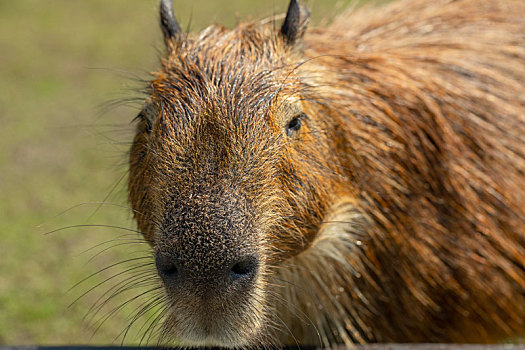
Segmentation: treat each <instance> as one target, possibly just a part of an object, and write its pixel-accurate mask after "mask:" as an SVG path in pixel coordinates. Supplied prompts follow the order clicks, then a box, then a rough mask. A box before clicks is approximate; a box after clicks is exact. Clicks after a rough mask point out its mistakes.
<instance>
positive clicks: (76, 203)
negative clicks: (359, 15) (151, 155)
mask: <svg viewBox="0 0 525 350" xmlns="http://www.w3.org/2000/svg"><path fill="white" fill-rule="evenodd" d="M335 2H336V1H335V0H334V1H325V0H323V1H320V0H317V1H316V2H314V1H309V2H307V3H308V4H309V7H310V9H312V10H313V14H314V20H315V19H317V20H318V19H319V18H321V17H323V16H330V14H331V13H332V12H333V8H334V4H335ZM188 3H189V2H187V1H182V0H177V1H175V6H174V7H175V9H176V13H177V17H178V18H179V19H180V22H181V24H182V25H183V27H187V26H188V23H189V21H190V18H191V28H192V29H193V30H197V29H200V28H202V27H204V26H205V25H206V24H208V23H212V22H219V23H222V24H225V25H227V26H232V25H234V23H235V22H236V20H237V19H238V18H246V16H247V15H248V14H252V15H253V16H252V18H255V19H256V18H262V17H266V16H270V15H272V14H273V13H280V12H283V11H284V9H285V8H286V6H287V2H286V0H282V1H281V0H279V1H277V0H273V2H268V1H246V0H228V1H225V0H221V1H213V0H209V1H202V0H193V1H191V2H190V3H191V4H188ZM269 4H270V5H269ZM157 6H158V4H157V0H112V1H104V0H89V1H86V0H53V1H42V0H16V1H12V0H0V121H1V122H2V123H1V127H0V150H1V152H0V194H1V198H2V201H1V202H0V235H1V236H0V237H1V241H0V344H30V343H35V344H72V343H74V344H109V343H114V342H116V343H118V344H120V342H121V339H122V337H121V332H122V331H123V330H124V329H125V327H126V325H128V324H129V321H128V317H129V315H130V314H131V313H132V312H133V311H135V310H138V309H137V308H140V307H141V305H142V303H143V302H144V300H141V298H137V300H135V301H134V302H132V303H130V304H126V305H125V306H124V307H123V308H122V309H118V310H117V311H118V312H115V313H114V314H112V313H111V312H112V311H113V310H114V309H115V308H117V307H118V306H119V305H120V304H122V302H124V301H126V300H128V299H130V298H133V297H135V296H137V295H139V294H140V292H139V290H140V289H137V290H132V291H130V292H129V293H127V294H126V296H123V298H120V299H115V300H112V301H111V302H109V303H108V305H107V306H106V307H105V308H103V310H102V311H101V313H99V315H98V316H96V317H94V318H92V317H88V318H87V319H84V316H85V315H86V313H87V312H88V310H89V308H90V307H91V306H92V305H94V304H95V303H96V301H97V300H98V298H99V297H100V296H101V295H103V292H104V290H105V289H106V288H105V286H106V284H107V285H112V284H111V283H112V282H113V280H111V281H109V282H108V283H104V284H103V285H102V286H100V287H98V288H95V289H94V290H93V291H92V292H90V293H88V294H86V295H85V296H84V297H82V298H81V299H80V300H78V301H77V302H75V303H74V304H73V305H72V306H69V305H70V304H71V303H72V302H73V301H75V300H76V299H77V298H78V297H79V296H82V294H84V292H87V291H89V290H90V288H91V287H93V286H96V285H97V284H98V283H101V282H103V281H104V280H105V279H106V278H108V277H111V276H113V275H115V274H118V273H122V272H123V271H124V269H125V266H129V265H126V264H122V265H118V266H116V267H115V268H111V269H107V270H103V271H102V272H101V273H100V274H98V275H96V276H94V277H93V278H91V279H90V280H89V281H87V282H85V283H82V284H81V285H79V286H77V287H75V288H73V289H72V290H71V291H69V289H70V288H71V287H73V286H74V285H75V284H76V283H77V282H79V281H82V279H83V278H85V277H88V276H90V275H91V274H93V273H94V272H96V271H99V270H101V269H104V268H105V267H108V266H110V265H111V264H114V263H116V262H119V261H122V260H125V259H129V258H132V257H136V256H138V255H134V254H137V253H134V252H135V251H137V250H142V251H144V248H145V247H144V246H143V245H140V244H121V245H119V246H117V247H114V248H112V249H109V250H106V248H107V247H109V246H111V245H115V244H119V243H126V242H128V241H126V240H123V239H124V237H121V235H122V234H126V233H129V232H126V231H124V230H121V229H117V228H104V227H84V226H79V227H71V228H69V227H70V226H75V225H95V224H96V225H112V226H119V227H124V228H129V229H132V230H133V229H134V228H135V225H134V222H133V221H132V218H131V215H130V212H129V210H128V209H127V208H125V206H126V205H127V203H126V186H125V185H126V178H125V176H126V160H127V159H126V152H127V148H128V147H129V141H130V140H131V137H132V131H133V125H131V124H130V121H131V120H132V119H133V118H134V116H135V115H136V113H137V108H138V106H136V105H135V106H133V105H131V106H125V105H124V106H120V107H117V108H109V107H110V106H111V105H112V103H111V102H112V101H115V100H117V99H122V98H126V97H137V96H138V94H137V93H136V92H135V91H136V90H137V88H139V87H140V83H137V80H136V78H133V77H136V76H139V77H143V78H144V77H146V78H147V72H149V71H152V70H155V69H156V67H157V62H158V57H159V52H162V45H161V43H162V41H161V36H160V30H159V29H158V26H157ZM330 9H332V10H330ZM104 200H106V202H107V203H113V204H118V205H121V206H117V205H108V204H106V205H102V206H99V205H98V204H96V203H97V202H101V201H104ZM122 206H124V207H122ZM57 229H61V230H59V231H57V232H54V233H49V234H46V233H47V232H50V231H53V230H57ZM126 237H130V236H126ZM110 240H113V241H110ZM108 241H109V242H108ZM104 242H106V243H104ZM100 244H102V245H100ZM90 248H93V249H90ZM97 252H100V253H101V254H98V255H97ZM139 254H140V253H139ZM142 254H144V253H142ZM92 257H94V258H93V259H91V258H92ZM124 276H126V275H125V273H124V274H121V275H119V278H121V277H124ZM150 314H152V313H151V312H150ZM150 314H148V315H150ZM91 315H93V313H91ZM104 315H112V317H111V318H109V319H108V320H107V321H106V322H105V323H104V324H103V325H102V326H101V327H100V328H99V330H98V331H97V332H96V334H94V331H95V330H96V329H97V327H98V326H99V323H98V322H97V320H100V316H102V317H103V316H104ZM152 315H153V314H152ZM140 326H141V324H138V326H137V327H136V328H135V329H132V330H131V331H130V334H129V335H128V336H127V337H126V340H125V343H126V344H134V343H137V342H138V341H140V335H141V334H143V333H144V329H143V330H139V328H140Z"/></svg>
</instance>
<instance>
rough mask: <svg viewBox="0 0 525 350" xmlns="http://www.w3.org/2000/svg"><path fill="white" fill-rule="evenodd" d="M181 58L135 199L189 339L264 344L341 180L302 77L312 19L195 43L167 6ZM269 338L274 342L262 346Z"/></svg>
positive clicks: (145, 118)
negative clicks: (294, 264) (283, 289)
mask: <svg viewBox="0 0 525 350" xmlns="http://www.w3.org/2000/svg"><path fill="white" fill-rule="evenodd" d="M161 20H162V28H163V30H164V32H165V38H166V44H167V45H168V49H169V56H168V58H166V59H165V60H164V61H163V70H162V71H161V72H160V73H158V74H156V76H155V80H154V81H153V82H152V83H151V86H150V90H151V96H150V98H148V100H147V101H146V104H145V107H144V109H143V111H142V112H141V114H140V120H139V126H138V132H137V135H136V137H135V141H134V144H133V147H132V150H131V168H130V198H131V202H132V204H133V207H134V209H135V210H136V212H137V213H138V214H137V215H136V217H137V221H138V225H139V228H140V230H141V231H142V232H144V236H145V238H146V239H147V240H148V241H150V242H151V243H152V245H153V246H154V250H155V259H156V260H155V261H156V266H157V269H158V273H159V275H160V277H161V278H162V281H163V283H164V286H165V288H166V292H167V294H168V295H169V297H170V303H171V304H172V305H171V307H172V308H173V314H172V315H171V316H170V320H169V322H167V323H168V324H169V325H170V327H172V328H173V332H175V334H176V335H177V337H179V339H180V340H181V341H187V342H189V343H190V344H201V345H210V344H212V345H243V344H250V343H252V342H253V341H255V340H256V339H257V337H258V335H259V334H264V333H265V332H261V328H262V327H267V326H268V325H267V324H265V320H266V318H267V316H268V315H267V313H268V312H273V307H272V306H270V305H268V302H269V301H268V299H269V297H270V296H269V295H268V293H269V288H268V287H267V284H268V283H269V281H268V279H267V275H268V274H270V273H271V270H272V266H273V265H275V264H276V263H277V262H279V261H282V260H283V259H284V258H285V257H286V258H288V257H291V256H294V255H296V254H298V253H299V252H301V251H302V250H304V249H305V247H307V246H308V245H309V244H310V243H311V241H312V239H313V238H314V237H315V235H316V232H317V230H318V228H319V224H320V222H321V220H322V218H323V215H324V211H325V210H326V205H327V203H328V199H329V193H332V192H333V191H334V190H333V189H332V187H334V186H336V185H337V182H338V181H337V173H336V172H335V171H334V169H332V164H335V160H334V159H332V158H333V154H332V152H331V149H333V145H332V144H331V142H330V141H329V138H328V137H327V135H326V130H327V127H328V125H326V123H325V122H324V121H323V119H322V118H319V117H315V116H316V114H319V112H318V110H319V109H320V108H322V106H317V105H316V104H315V103H310V104H306V103H304V101H305V100H307V99H308V98H309V93H310V91H309V90H310V87H309V86H308V85H307V84H305V83H303V82H301V80H300V79H298V78H297V77H296V73H295V70H296V69H297V65H298V64H299V63H300V62H301V59H300V56H299V54H300V50H301V47H300V45H301V43H300V40H301V36H302V34H303V32H304V29H305V28H306V24H307V23H308V13H307V12H306V10H305V9H303V8H300V7H299V6H298V4H297V3H296V2H293V3H292V5H291V8H290V11H289V13H288V17H287V18H286V21H285V22H284V24H283V26H282V28H281V29H280V30H279V29H275V28H274V27H273V23H266V24H249V25H241V26H239V27H237V28H236V29H234V30H231V31H230V30H226V29H225V28H223V27H220V26H212V27H210V28H208V29H206V30H205V31H204V32H202V33H201V34H200V35H199V36H198V37H196V38H189V37H186V36H185V35H184V34H183V33H182V32H181V31H180V28H179V27H178V25H177V24H176V22H175V21H174V18H173V17H172V15H171V10H170V7H169V1H165V2H163V3H162V7H161ZM258 340H259V341H260V340H261V339H258Z"/></svg>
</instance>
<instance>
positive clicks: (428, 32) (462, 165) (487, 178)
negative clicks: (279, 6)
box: [129, 0, 525, 346]
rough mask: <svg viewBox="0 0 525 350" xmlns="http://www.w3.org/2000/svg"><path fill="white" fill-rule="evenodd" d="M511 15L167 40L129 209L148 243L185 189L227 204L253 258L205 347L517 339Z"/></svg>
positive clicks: (368, 17) (519, 134) (349, 17)
mask: <svg viewBox="0 0 525 350" xmlns="http://www.w3.org/2000/svg"><path fill="white" fill-rule="evenodd" d="M524 18H525V3H523V1H521V0H508V1H495V0H490V1H483V2H479V1H474V0H460V1H449V0H440V1H435V2H428V1H422V0H414V1H401V2H397V3H394V4H392V5H388V6H386V7H384V8H363V9H358V10H355V11H349V12H347V13H345V14H342V15H341V16H340V17H338V18H336V19H335V20H334V22H333V23H332V24H331V25H330V26H328V27H327V28H318V29H312V30H309V31H308V32H307V33H306V34H305V36H304V38H303V40H299V41H298V42H296V43H293V44H291V43H289V42H286V40H283V38H282V36H281V35H280V34H279V33H278V31H277V30H276V29H275V28H274V23H271V22H270V23H268V21H266V22H264V23H263V22H261V23H247V24H240V25H239V26H238V27H237V28H235V29H234V30H231V31H230V30H226V29H225V28H223V27H220V26H211V27H209V28H208V29H206V30H204V31H203V32H201V33H200V34H198V35H197V36H193V35H190V36H188V37H184V38H183V39H182V40H180V41H171V42H168V51H169V56H168V57H167V58H166V59H165V60H163V62H162V70H161V71H160V72H159V73H157V74H156V75H155V79H154V80H153V81H152V83H151V86H150V97H149V99H148V101H147V102H146V108H145V112H143V116H142V117H141V121H140V123H139V127H138V132H137V136H136V137H135V140H134V145H133V147H132V150H131V157H130V182H129V192H130V201H131V203H132V205H133V208H134V210H135V211H136V213H137V214H136V215H135V216H136V219H137V222H138V226H139V229H140V230H141V231H142V232H143V233H144V236H145V238H146V239H147V240H148V241H149V242H150V243H151V244H152V246H153V247H154V248H155V249H161V248H160V247H161V246H162V245H165V244H167V243H166V242H168V241H169V239H168V238H169V237H168V238H167V237H166V236H167V233H166V230H165V229H164V230H163V229H162V227H166V222H167V221H169V217H170V215H173V210H172V209H170V208H172V206H173V202H174V201H175V202H180V201H181V200H182V199H183V198H187V197H188V195H189V194H190V193H194V188H196V187H197V188H202V189H203V190H202V191H201V192H199V196H202V193H207V196H208V197H212V196H213V195H212V194H214V193H220V194H221V196H224V201H226V202H227V201H228V200H230V201H233V202H236V201H239V203H240V204H238V205H236V208H237V207H238V208H240V209H235V210H234V213H236V215H241V216H243V217H245V218H246V220H247V221H248V222H249V223H250V225H251V226H250V227H252V226H253V230H252V231H251V233H250V235H249V238H246V239H247V240H248V241H249V243H250V244H252V245H255V246H257V249H258V251H259V252H260V254H262V256H263V257H264V265H263V267H262V268H261V273H260V276H259V277H258V280H257V282H256V288H255V291H254V293H253V295H252V297H251V298H250V299H249V300H250V301H249V303H248V305H247V307H246V308H245V309H243V311H242V312H241V311H239V310H240V308H239V307H237V306H232V307H231V309H230V312H226V313H225V314H224V315H220V316H221V317H219V318H224V319H227V320H229V322H225V323H223V324H222V325H223V332H224V339H222V340H220V341H217V343H216V344H219V345H229V346H234V345H250V344H252V345H253V344H257V343H263V344H267V343H269V342H272V343H279V342H281V343H288V344H294V343H295V342H298V343H300V344H316V343H317V344H318V343H322V344H324V345H328V344H335V343H341V342H344V343H346V344H351V343H354V342H376V341H380V342H383V341H393V342H414V341H424V342H428V341H439V342H495V341H500V340H503V339H506V338H507V337H512V336H518V335H521V336H523V335H525V136H524V135H525V86H524V83H523V82H524V81H525V35H524V34H523V33H525V20H524ZM298 106H299V107H298ZM297 108H299V109H300V110H301V111H303V112H304V113H305V114H306V115H307V119H306V120H305V121H304V124H303V126H302V129H301V130H300V132H299V133H298V134H297V135H295V136H294V137H292V138H287V137H286V135H285V134H284V133H283V126H284V125H285V124H286V122H287V121H288V120H289V119H290V117H291V116H293V114H294V113H296V112H295V110H296V109H297ZM205 197H206V196H205ZM199 198H201V197H199ZM239 198H240V199H239ZM207 203H211V202H206V200H204V201H203V202H202V203H201V204H199V205H207ZM201 207H202V206H201ZM196 208H199V207H196ZM218 208H222V207H221V206H218ZM184 210H186V211H189V212H192V211H198V209H195V208H194V209H191V208H189V207H184ZM221 210H222V211H221ZM221 210H219V212H217V213H215V214H213V215H212V216H213V217H216V218H217V217H220V216H221V215H222V216H224V215H230V214H229V213H230V212H229V211H228V210H223V209H221ZM192 220H193V221H192V222H193V224H195V225H197V226H196V227H200V226H199V225H200V224H202V223H203V221H202V220H201V219H192ZM199 220H201V221H199ZM213 220H215V219H213ZM217 220H218V219H217ZM213 222H216V221H213ZM243 225H245V224H243ZM168 226H169V225H168ZM211 226H213V225H211ZM241 226H242V225H241ZM241 226H239V228H238V230H237V231H235V232H233V231H232V232H230V234H236V235H244V234H245V233H244V231H245V230H244V227H245V226H242V227H241ZM189 234H191V232H189ZM207 234H208V235H209V237H216V236H217V237H218V236H219V235H221V234H222V233H221V232H218V231H214V229H213V228H212V229H210V232H208V233H207ZM210 242H211V243H210V244H211V245H210V246H209V247H208V249H213V247H214V246H213V242H214V240H213V239H212V238H210ZM187 298H188V299H184V298H183V299H182V300H176V301H174V303H180V304H185V305H191V302H192V301H191V299H190V298H191V296H190V295H188V296H187ZM234 310H236V311H234ZM178 311H180V307H179V308H177V309H174V311H173V315H175V316H171V317H167V321H166V322H165V329H166V332H165V333H166V334H170V335H173V336H175V337H176V336H177V333H180V332H184V333H191V332H192V330H191V329H189V330H186V331H183V330H182V329H181V328H184V327H190V328H191V323H190V324H186V325H185V326H181V325H180V324H179V325H178V324H177V321H174V317H177V316H176V313H177V312H178ZM183 314H184V315H185V316H186V317H192V309H190V310H188V311H186V312H185V313H183ZM194 316H195V317H197V315H194ZM240 324H247V325H249V326H248V327H246V328H245V329H244V330H243V328H242V327H239V325H240ZM253 329H255V330H256V331H257V332H256V334H252V333H250V332H251V330H253ZM186 338H188V337H186ZM189 338H191V337H189ZM194 339H195V337H194ZM194 344H198V342H196V341H195V342H194ZM216 344H206V343H201V345H216Z"/></svg>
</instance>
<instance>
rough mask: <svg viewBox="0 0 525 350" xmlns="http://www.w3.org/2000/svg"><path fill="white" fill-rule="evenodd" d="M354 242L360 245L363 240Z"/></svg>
mask: <svg viewBox="0 0 525 350" xmlns="http://www.w3.org/2000/svg"><path fill="white" fill-rule="evenodd" d="M355 244H357V245H361V244H363V242H361V241H355Z"/></svg>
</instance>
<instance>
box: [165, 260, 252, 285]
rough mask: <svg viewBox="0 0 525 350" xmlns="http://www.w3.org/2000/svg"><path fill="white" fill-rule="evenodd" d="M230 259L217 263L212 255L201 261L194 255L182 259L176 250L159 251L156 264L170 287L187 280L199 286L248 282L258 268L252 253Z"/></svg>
mask: <svg viewBox="0 0 525 350" xmlns="http://www.w3.org/2000/svg"><path fill="white" fill-rule="evenodd" d="M210 260H212V261H210ZM231 260H232V261H233V262H229V261H224V262H220V263H218V262H217V261H216V260H215V261H213V259H201V261H198V259H195V258H193V259H191V260H190V261H183V260H182V259H181V258H180V257H179V256H178V255H177V254H175V253H169V254H166V253H162V252H157V254H156V257H155V265H156V266H157V271H158V274H159V276H160V277H161V279H162V281H163V282H164V284H165V286H166V287H167V288H169V289H173V288H178V287H180V286H181V285H182V284H187V283H189V284H193V285H198V286H199V288H200V287H203V288H221V287H228V286H239V287H241V288H242V285H244V286H248V285H249V282H250V281H251V280H253V279H254V277H255V275H256V273H257V270H258V268H259V258H258V256H257V255H255V254H250V255H244V256H241V257H237V258H236V259H231ZM247 283H248V284H247Z"/></svg>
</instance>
